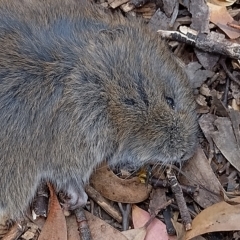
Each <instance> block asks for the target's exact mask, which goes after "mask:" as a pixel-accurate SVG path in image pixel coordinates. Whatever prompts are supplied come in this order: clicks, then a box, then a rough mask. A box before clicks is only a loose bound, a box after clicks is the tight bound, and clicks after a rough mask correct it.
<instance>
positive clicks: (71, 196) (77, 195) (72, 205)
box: [60, 187, 88, 210]
mask: <svg viewBox="0 0 240 240" xmlns="http://www.w3.org/2000/svg"><path fill="white" fill-rule="evenodd" d="M60 198H61V200H62V203H61V205H62V207H63V209H64V210H75V209H76V208H79V207H83V206H85V205H86V203H87V199H88V196H87V194H86V193H85V191H84V190H82V191H80V192H79V191H77V190H76V189H75V188H73V187H69V189H68V190H67V192H61V193H60Z"/></svg>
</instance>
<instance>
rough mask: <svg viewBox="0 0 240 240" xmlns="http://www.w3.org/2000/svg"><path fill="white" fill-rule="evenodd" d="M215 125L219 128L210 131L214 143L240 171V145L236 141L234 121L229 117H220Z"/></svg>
mask: <svg viewBox="0 0 240 240" xmlns="http://www.w3.org/2000/svg"><path fill="white" fill-rule="evenodd" d="M214 125H215V126H216V127H217V129H218V131H214V132H211V133H210V135H211V137H212V139H213V141H214V143H215V144H216V146H217V147H218V149H219V150H220V151H221V153H222V154H223V155H224V156H225V158H226V159H227V160H228V161H229V162H230V163H231V164H232V165H233V166H234V167H235V168H236V169H237V170H238V171H240V161H239V159H240V146H239V145H238V143H237V141H236V138H235V134H234V129H233V126H232V122H231V121H230V119H229V118H228V117H218V118H217V119H216V120H215V121H214ZM237 129H239V127H237Z"/></svg>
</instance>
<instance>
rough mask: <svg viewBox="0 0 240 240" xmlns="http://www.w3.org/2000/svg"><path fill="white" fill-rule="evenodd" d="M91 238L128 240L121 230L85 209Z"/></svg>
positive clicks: (93, 239)
mask: <svg viewBox="0 0 240 240" xmlns="http://www.w3.org/2000/svg"><path fill="white" fill-rule="evenodd" d="M85 214H86V217H87V220H88V224H89V229H90V232H91V236H92V240H115V239H117V240H128V239H127V238H126V237H125V236H124V235H123V234H122V233H121V232H119V231H118V230H117V229H115V228H113V227H112V226H110V225H109V224H107V223H106V222H105V221H103V220H101V219H100V218H97V217H95V216H94V215H93V214H91V213H90V212H88V211H85Z"/></svg>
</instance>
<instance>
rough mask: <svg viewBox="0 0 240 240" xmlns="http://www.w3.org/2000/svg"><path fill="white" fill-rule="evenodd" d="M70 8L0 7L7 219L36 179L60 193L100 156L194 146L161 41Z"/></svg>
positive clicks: (175, 156)
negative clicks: (50, 184)
mask: <svg viewBox="0 0 240 240" xmlns="http://www.w3.org/2000/svg"><path fill="white" fill-rule="evenodd" d="M72 2H73V1H72ZM72 2H67V1H61V0H58V1H54V0H44V1H40V2H35V1H32V3H31V2H30V3H29V1H23V2H21V3H20V1H19V2H16V1H13V0H11V1H6V0H3V1H2V2H1V4H0V127H1V135H0V149H2V150H1V151H0V165H1V167H2V169H3V170H2V174H1V175H0V184H1V186H5V188H2V189H1V190H0V208H1V209H2V211H3V212H4V211H5V212H7V214H8V215H10V216H11V217H13V216H19V215H20V212H24V211H25V209H26V207H27V205H28V204H29V202H30V201H31V199H32V198H33V196H34V194H35V191H36V187H37V185H38V184H39V182H40V181H41V180H44V181H50V182H52V183H53V184H54V185H55V186H56V188H57V189H64V190H66V189H67V188H68V187H69V182H70V183H71V184H72V181H73V179H74V181H75V182H76V183H78V184H81V183H85V182H87V181H88V178H89V175H90V174H91V172H92V170H93V169H94V168H95V167H96V166H97V165H98V164H99V163H100V162H101V161H103V160H105V159H107V160H108V161H109V163H112V164H118V163H120V164H122V165H126V166H133V167H138V166H141V165H144V164H146V163H148V162H150V161H153V162H155V163H158V162H160V161H162V162H167V163H170V162H172V161H182V160H184V159H187V158H188V157H190V156H191V155H192V153H193V151H194V147H195V144H196V131H197V127H196V113H195V105H194V99H193V96H192V93H191V89H190V87H189V84H188V80H187V77H186V74H185V73H184V71H183V70H182V69H181V68H180V67H179V66H178V64H177V62H176V61H175V59H174V57H173V56H172V55H171V54H170V52H169V51H168V49H167V47H166V46H165V44H164V43H163V42H162V41H161V40H160V39H159V38H158V37H157V36H155V35H154V34H152V33H151V32H150V31H149V30H148V29H147V28H146V27H145V26H144V25H143V23H139V22H135V23H132V22H129V21H128V20H126V19H124V18H123V17H121V16H120V15H116V18H115V17H114V16H112V15H104V13H103V12H102V11H100V10H97V8H94V7H93V6H92V5H89V4H88V3H86V2H83V3H84V4H83V5H81V4H80V3H78V4H75V3H72ZM113 19H115V20H113ZM116 19H117V20H116ZM71 184H70V185H71Z"/></svg>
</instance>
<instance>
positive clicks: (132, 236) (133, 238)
mask: <svg viewBox="0 0 240 240" xmlns="http://www.w3.org/2000/svg"><path fill="white" fill-rule="evenodd" d="M122 234H123V235H124V236H125V237H126V238H127V239H128V240H145V236H146V234H147V230H146V228H145V227H141V228H137V229H130V230H127V231H123V232H122Z"/></svg>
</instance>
